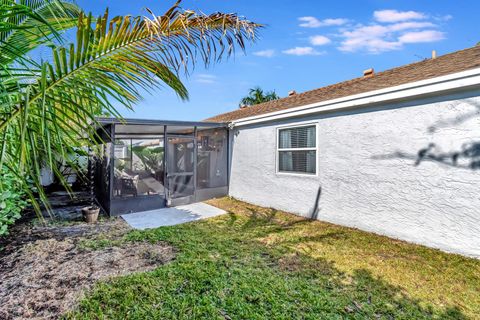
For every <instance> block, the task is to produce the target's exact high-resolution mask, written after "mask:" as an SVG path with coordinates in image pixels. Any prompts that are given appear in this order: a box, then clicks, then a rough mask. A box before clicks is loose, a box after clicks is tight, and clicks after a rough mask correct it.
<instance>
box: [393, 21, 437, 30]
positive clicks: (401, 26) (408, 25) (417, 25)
mask: <svg viewBox="0 0 480 320" xmlns="http://www.w3.org/2000/svg"><path fill="white" fill-rule="evenodd" d="M434 27H436V25H435V24H433V23H431V22H414V21H412V22H399V23H395V24H390V25H387V28H388V29H389V30H390V31H401V30H408V29H421V28H434Z"/></svg>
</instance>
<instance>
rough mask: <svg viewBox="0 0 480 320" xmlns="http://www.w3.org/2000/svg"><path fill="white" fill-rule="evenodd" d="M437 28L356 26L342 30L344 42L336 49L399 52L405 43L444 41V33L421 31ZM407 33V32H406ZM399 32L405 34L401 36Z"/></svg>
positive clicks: (406, 24) (430, 25)
mask: <svg viewBox="0 0 480 320" xmlns="http://www.w3.org/2000/svg"><path fill="white" fill-rule="evenodd" d="M434 27H437V26H436V25H435V24H433V23H431V22H427V21H424V22H418V21H410V22H399V23H393V24H372V25H368V26H364V25H357V26H356V27H354V28H353V29H349V30H343V31H342V32H341V33H340V36H341V37H343V38H344V40H343V41H342V42H341V43H340V46H339V47H338V49H339V50H340V51H345V52H355V51H361V50H364V51H367V52H369V53H381V52H386V51H392V50H399V49H401V48H402V47H403V45H404V44H406V43H420V42H433V41H438V40H442V39H444V37H445V36H444V33H443V32H440V31H436V30H422V29H424V28H434ZM407 31H408V32H407ZM401 32H406V33H404V34H402V33H401Z"/></svg>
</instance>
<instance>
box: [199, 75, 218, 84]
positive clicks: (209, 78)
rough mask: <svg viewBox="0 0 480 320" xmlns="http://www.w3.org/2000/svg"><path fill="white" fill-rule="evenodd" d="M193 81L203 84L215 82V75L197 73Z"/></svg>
mask: <svg viewBox="0 0 480 320" xmlns="http://www.w3.org/2000/svg"><path fill="white" fill-rule="evenodd" d="M194 80H195V82H198V83H203V84H213V83H216V82H217V81H216V80H217V77H216V76H214V75H213V74H207V73H199V74H197V75H195V77H194Z"/></svg>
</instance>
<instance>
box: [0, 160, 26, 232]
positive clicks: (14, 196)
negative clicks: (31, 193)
mask: <svg viewBox="0 0 480 320" xmlns="http://www.w3.org/2000/svg"><path fill="white" fill-rule="evenodd" d="M0 176H1V177H2V181H1V182H0V236H4V235H7V234H8V228H9V226H11V225H12V224H13V223H14V222H15V221H16V220H18V219H19V218H20V217H21V213H22V211H23V209H25V207H26V206H27V204H28V201H27V200H26V194H25V192H24V191H23V189H22V183H21V181H20V179H19V178H18V177H16V176H15V175H14V174H13V173H11V172H8V171H6V170H1V169H0Z"/></svg>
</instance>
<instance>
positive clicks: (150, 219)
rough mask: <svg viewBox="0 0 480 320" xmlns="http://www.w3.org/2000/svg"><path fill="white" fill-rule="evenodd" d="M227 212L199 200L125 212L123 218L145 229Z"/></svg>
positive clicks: (136, 227) (134, 226) (135, 226)
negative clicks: (180, 204)
mask: <svg viewBox="0 0 480 320" xmlns="http://www.w3.org/2000/svg"><path fill="white" fill-rule="evenodd" d="M225 213H226V211H224V210H222V209H218V208H216V207H213V206H211V205H208V204H206V203H203V202H199V203H192V204H188V205H184V206H178V207H174V208H163V209H157V210H150V211H143V212H135V213H129V214H124V215H122V218H123V219H124V220H125V221H126V222H127V223H128V224H129V225H130V226H131V227H132V228H134V229H139V230H145V229H153V228H158V227H163V226H173V225H176V224H181V223H186V222H192V221H196V220H200V219H205V218H211V217H216V216H219V215H221V214H225Z"/></svg>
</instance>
